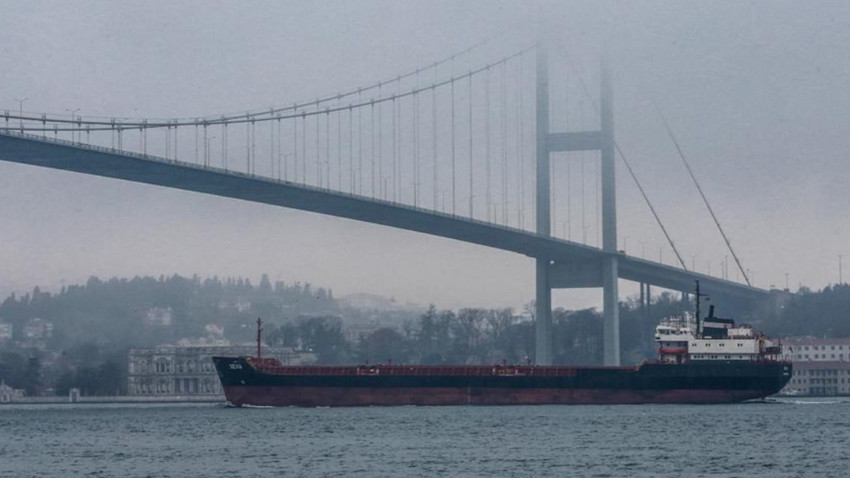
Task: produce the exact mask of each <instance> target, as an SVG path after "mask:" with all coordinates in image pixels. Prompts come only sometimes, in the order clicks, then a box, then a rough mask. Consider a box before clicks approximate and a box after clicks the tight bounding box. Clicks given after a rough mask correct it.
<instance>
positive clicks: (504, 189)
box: [502, 62, 508, 226]
mask: <svg viewBox="0 0 850 478" xmlns="http://www.w3.org/2000/svg"><path fill="white" fill-rule="evenodd" d="M507 85H508V76H507V70H506V67H505V62H502V224H503V225H505V226H507V225H508V86H507Z"/></svg>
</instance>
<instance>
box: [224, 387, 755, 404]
mask: <svg viewBox="0 0 850 478" xmlns="http://www.w3.org/2000/svg"><path fill="white" fill-rule="evenodd" d="M771 393H772V392H770V391H758V390H675V389H674V390H608V389H552V388H540V389H510V388H487V389H476V388H424V389H423V388H392V389H387V388H365V387H363V388H334V387H301V386H298V387H274V386H270V387H265V386H251V387H247V386H233V385H231V386H226V387H225V396H226V397H227V401H228V402H230V403H231V404H232V405H235V406H242V405H255V406H275V407H286V406H298V407H352V406H369V405H375V406H391V405H547V404H564V405H581V404H585V405H592V404H599V405H615V404H643V403H680V404H681V403H695V404H696V403H734V402H740V401H743V400H751V399H756V398H763V397H765V396H767V395H769V394H771Z"/></svg>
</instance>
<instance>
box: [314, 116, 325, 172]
mask: <svg viewBox="0 0 850 478" xmlns="http://www.w3.org/2000/svg"><path fill="white" fill-rule="evenodd" d="M315 116H316V187H322V181H323V180H322V161H321V159H319V154H320V151H321V149H322V148H320V147H319V141H321V136H322V135H321V134H320V133H319V120H320V119H321V118H322V117H321V116H320V115H318V114H317V115H315Z"/></svg>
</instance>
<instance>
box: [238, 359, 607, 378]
mask: <svg viewBox="0 0 850 478" xmlns="http://www.w3.org/2000/svg"><path fill="white" fill-rule="evenodd" d="M249 363H251V365H252V366H254V367H255V368H256V369H258V370H260V371H262V372H264V373H269V374H273V375H336V376H341V375H358V376H369V375H417V376H435V375H442V376H500V377H512V376H513V377H523V376H537V377H540V376H543V377H563V376H574V375H576V374H577V373H578V372H577V369H576V368H574V367H549V366H546V367H544V366H536V365H501V364H500V365H435V366H430V365H404V364H401V365H399V364H393V365H348V366H345V365H337V366H333V365H331V366H322V365H319V366H316V365H282V364H281V363H280V362H279V361H278V360H276V359H260V360H257V359H256V358H251V359H249ZM582 368H600V369H601V368H604V367H582Z"/></svg>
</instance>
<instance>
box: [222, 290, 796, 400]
mask: <svg viewBox="0 0 850 478" xmlns="http://www.w3.org/2000/svg"><path fill="white" fill-rule="evenodd" d="M698 297H699V296H698ZM260 330H261V328H260V324H259V321H258V335H257V337H258V340H257V356H256V357H213V361H214V363H215V368H216V371H217V372H218V376H219V378H220V379H221V384H222V388H223V389H224V394H225V397H226V399H227V401H228V403H229V404H230V405H232V406H236V407H239V406H244V405H252V406H298V407H332V406H381V405H543V404H646V403H680V404H712V403H734V402H741V401H745V400H753V399H761V398H764V397H767V396H768V395H772V394H775V393H777V392H778V391H779V390H780V389H782V387H784V386H785V384H786V383H788V380H790V378H791V363H790V362H789V361H786V360H784V359H783V357H782V347H781V344H779V343H776V342H774V341H773V340H771V339H769V338H767V337H765V336H763V335H761V334H759V333H757V332H756V331H755V330H753V329H752V328H751V327H749V326H746V325H735V322H734V321H733V320H731V319H723V318H719V317H715V316H714V307H713V306H712V307H711V309H710V312H709V315H708V317H706V319H705V321H704V322H702V323H700V320H699V313H698V312H697V314H696V315H695V316H694V315H691V314H685V315H683V316H678V317H670V318H666V319H664V320H662V321H661V322H660V323H659V325H658V326H657V327H656V330H655V340H656V343H657V344H658V358H657V360H654V361H650V362H644V363H642V364H639V365H636V366H631V367H570V366H540V365H509V364H505V363H502V364H498V365H474V366H467V365H451V366H432V365H405V364H375V365H352V366H289V365H282V364H281V363H280V361H279V360H277V359H275V358H262V356H261V349H260V333H261V332H260Z"/></svg>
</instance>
